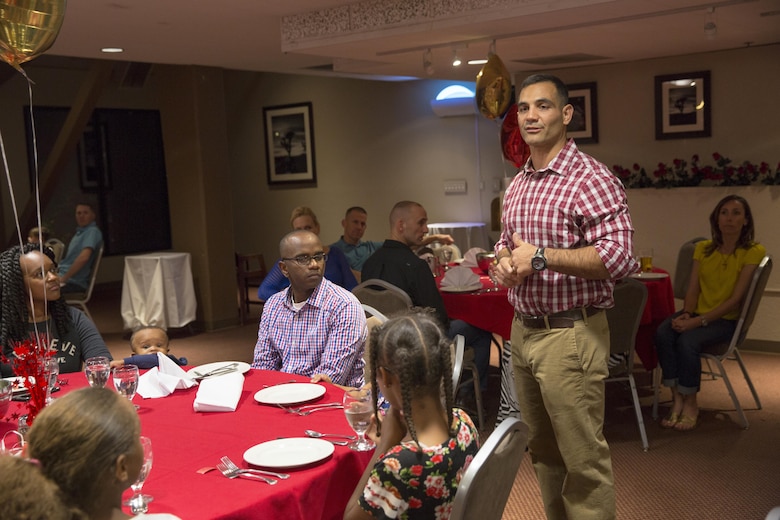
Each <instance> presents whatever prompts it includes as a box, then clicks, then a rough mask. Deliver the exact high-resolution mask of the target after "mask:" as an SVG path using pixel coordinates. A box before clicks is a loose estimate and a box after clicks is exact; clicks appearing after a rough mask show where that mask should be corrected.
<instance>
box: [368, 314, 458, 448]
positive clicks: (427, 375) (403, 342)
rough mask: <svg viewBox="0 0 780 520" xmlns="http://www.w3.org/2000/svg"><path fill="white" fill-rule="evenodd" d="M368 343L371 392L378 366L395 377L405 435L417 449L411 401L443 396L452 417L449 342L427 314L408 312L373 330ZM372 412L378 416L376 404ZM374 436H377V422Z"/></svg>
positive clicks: (450, 343)
mask: <svg viewBox="0 0 780 520" xmlns="http://www.w3.org/2000/svg"><path fill="white" fill-rule="evenodd" d="M369 341H370V342H371V343H370V348H369V368H370V372H369V374H370V379H371V385H372V388H379V387H378V386H377V383H376V370H377V367H378V366H382V367H383V368H385V369H387V370H389V371H390V372H392V373H393V374H396V375H397V376H398V378H399V380H400V383H401V398H402V401H403V405H402V406H403V417H404V420H405V421H406V427H407V429H408V431H409V434H410V435H411V437H412V439H414V442H416V443H417V445H418V446H419V441H418V440H417V431H416V429H415V426H414V421H413V420H412V399H415V398H418V397H422V396H436V398H437V399H438V398H440V397H441V396H442V393H443V396H444V402H445V410H446V411H447V413H448V417H452V411H453V407H454V403H453V389H452V358H451V356H452V353H451V352H452V350H451V349H452V340H450V339H449V338H448V337H447V336H446V335H445V334H444V331H443V330H442V328H441V325H440V324H439V321H438V320H437V319H436V317H435V316H434V315H433V314H432V313H431V312H428V311H424V310H421V309H412V310H411V311H410V312H409V313H406V314H401V315H396V316H393V317H392V318H390V319H388V320H387V322H385V323H384V324H382V325H380V326H377V327H374V329H373V330H372V331H371V338H370V340H369ZM374 412H375V413H377V412H378V410H377V404H376V401H375V402H374ZM450 430H452V422H451V421H450ZM450 434H451V435H454V432H453V431H450ZM377 435H381V425H380V424H379V422H378V421H377Z"/></svg>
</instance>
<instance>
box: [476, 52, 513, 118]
mask: <svg viewBox="0 0 780 520" xmlns="http://www.w3.org/2000/svg"><path fill="white" fill-rule="evenodd" d="M511 96H512V78H511V77H510V76H509V71H508V70H507V68H506V66H505V65H504V62H503V61H501V58H499V57H498V55H497V54H491V55H490V56H488V61H487V63H485V65H484V66H483V67H482V70H480V71H479V74H477V93H476V96H475V99H476V101H477V108H479V111H480V113H481V114H482V115H483V116H485V117H487V118H488V119H496V118H498V117H501V116H502V115H504V112H506V109H507V108H509V105H510V104H511V102H512V99H511Z"/></svg>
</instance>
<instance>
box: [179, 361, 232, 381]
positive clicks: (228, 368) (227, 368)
mask: <svg viewBox="0 0 780 520" xmlns="http://www.w3.org/2000/svg"><path fill="white" fill-rule="evenodd" d="M236 370H238V363H230V364H227V365H224V366H221V367H219V368H215V369H214V370H209V371H208V372H206V373H205V374H201V373H200V372H197V371H195V370H191V371H190V373H191V374H193V375H194V376H195V377H193V378H192V379H195V380H196V381H197V380H200V379H205V378H207V377H215V376H224V375H225V374H229V373H231V372H235V371H236Z"/></svg>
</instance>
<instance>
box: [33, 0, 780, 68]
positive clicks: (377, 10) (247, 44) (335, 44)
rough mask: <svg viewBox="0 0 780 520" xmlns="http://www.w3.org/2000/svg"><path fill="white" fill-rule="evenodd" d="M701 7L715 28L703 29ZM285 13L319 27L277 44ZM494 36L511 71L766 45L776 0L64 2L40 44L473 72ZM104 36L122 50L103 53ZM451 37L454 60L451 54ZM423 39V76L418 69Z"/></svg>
mask: <svg viewBox="0 0 780 520" xmlns="http://www.w3.org/2000/svg"><path fill="white" fill-rule="evenodd" d="M345 5H349V7H348V8H347V7H344V6H345ZM484 6H490V7H484ZM711 6H714V7H715V15H714V16H715V20H714V21H715V23H716V25H717V34H716V35H715V37H714V38H707V37H706V36H705V34H704V24H705V16H706V12H707V8H708V7H711ZM345 12H346V13H347V16H346V17H345V16H343V15H344V13H345ZM410 12H411V13H413V14H412V15H409V13H410ZM420 13H422V14H420ZM429 13H437V14H435V15H430V14H429ZM283 17H287V18H286V27H288V28H292V29H293V30H301V29H302V30H311V29H312V27H313V26H319V29H320V31H319V32H320V33H321V34H320V35H317V36H312V37H308V38H302V39H293V38H292V37H289V38H287V41H286V42H285V43H284V46H283V44H282V36H281V34H282V31H281V25H282V18H283ZM361 17H362V18H361ZM345 19H346V20H347V22H348V24H349V25H347V26H344V20H345ZM366 20H368V24H366ZM377 20H383V21H384V23H382V24H378V23H377ZM361 23H362V24H363V25H361ZM371 24H374V25H371ZM335 27H339V30H338V31H336V29H335ZM286 34H288V33H286ZM289 34H292V32H290V33H289ZM493 39H495V40H496V53H497V54H498V55H499V57H500V58H501V59H502V60H503V62H504V63H505V64H506V66H507V68H508V69H509V71H510V72H511V73H522V72H526V71H535V70H544V69H550V68H567V67H575V66H583V65H594V64H603V63H613V62H625V61H634V60H641V59H648V58H656V57H665V56H674V55H682V54H692V53H699V52H710V51H716V50H722V49H734V48H739V47H743V46H745V45H766V44H771V43H778V42H780V0H726V1H713V2H708V3H705V2H702V1H701V0H370V1H362V2H354V1H353V2H350V1H349V0H284V1H280V0H215V1H213V2H206V1H204V0H69V1H68V4H67V11H66V14H65V21H64V24H63V27H62V30H61V32H60V35H59V37H58V39H57V41H56V42H55V44H54V46H53V47H52V48H51V49H50V50H49V51H48V52H47V54H50V55H60V56H68V57H81V58H109V59H119V60H124V61H134V62H148V63H167V64H193V65H206V66H215V67H223V68H229V69H240V70H254V71H273V72H287V73H327V74H334V73H336V74H346V75H354V74H359V75H363V74H366V75H382V76H390V75H393V76H415V77H434V78H440V79H451V80H469V81H473V80H474V78H475V75H476V73H477V72H478V71H479V69H480V66H479V65H477V66H468V65H465V59H476V58H481V57H485V55H486V54H487V52H488V46H489V44H490V42H491V40H493ZM107 46H111V47H122V48H124V49H125V52H124V53H123V54H120V55H106V54H103V53H101V52H100V49H101V48H102V47H107ZM453 47H458V48H459V49H460V50H459V53H460V54H461V56H462V57H463V58H465V59H464V65H462V66H461V67H460V68H453V67H452V66H451V64H450V62H451V59H452V49H453ZM427 48H431V52H432V56H433V66H434V70H435V72H434V74H433V75H426V73H425V72H424V71H423V66H422V58H423V52H424V50H425V49H427ZM283 49H284V50H285V51H286V52H283ZM575 54H580V55H591V56H594V57H597V58H594V57H591V58H590V59H588V58H586V59H585V60H584V61H572V55H575ZM560 56H568V58H564V59H562V60H561V61H560V62H558V61H555V59H556V58H557V57H560ZM538 59H541V60H542V63H543V64H539V63H535V62H531V61H529V60H538ZM580 59H581V58H580ZM550 60H553V62H552V63H549V64H544V63H546V62H547V61H550Z"/></svg>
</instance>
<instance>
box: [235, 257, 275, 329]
mask: <svg viewBox="0 0 780 520" xmlns="http://www.w3.org/2000/svg"><path fill="white" fill-rule="evenodd" d="M267 274H268V271H267V270H266V268H265V259H264V258H263V255H261V254H259V253H252V254H241V253H236V281H237V282H238V292H239V305H238V310H239V312H238V314H239V318H240V320H241V325H243V324H244V323H245V322H246V319H247V317H248V316H249V306H250V305H252V304H255V305H262V304H263V303H262V302H259V301H257V300H253V299H251V298H250V295H251V294H257V288H258V287H260V284H261V283H262V282H263V278H265V276H266V275H267Z"/></svg>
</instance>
